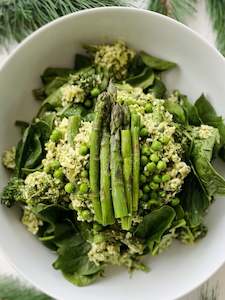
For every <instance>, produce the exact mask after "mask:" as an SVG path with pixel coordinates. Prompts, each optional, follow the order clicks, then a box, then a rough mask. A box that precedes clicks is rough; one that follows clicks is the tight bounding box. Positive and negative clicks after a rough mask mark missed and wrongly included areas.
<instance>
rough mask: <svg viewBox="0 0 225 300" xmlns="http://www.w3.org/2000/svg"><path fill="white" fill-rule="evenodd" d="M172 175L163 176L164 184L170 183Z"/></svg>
mask: <svg viewBox="0 0 225 300" xmlns="http://www.w3.org/2000/svg"><path fill="white" fill-rule="evenodd" d="M170 178H171V177H170V175H169V174H164V175H163V176H162V182H167V181H169V180H170Z"/></svg>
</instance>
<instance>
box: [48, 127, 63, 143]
mask: <svg viewBox="0 0 225 300" xmlns="http://www.w3.org/2000/svg"><path fill="white" fill-rule="evenodd" d="M61 138H62V132H61V131H60V130H58V129H54V130H53V131H52V134H51V136H50V140H51V141H52V142H54V143H56V142H58V141H59V140H60V139H61Z"/></svg>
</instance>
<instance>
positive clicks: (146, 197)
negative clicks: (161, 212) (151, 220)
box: [142, 194, 149, 202]
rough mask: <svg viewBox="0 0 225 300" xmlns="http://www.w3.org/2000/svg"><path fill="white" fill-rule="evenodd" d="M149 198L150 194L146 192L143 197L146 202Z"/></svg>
mask: <svg viewBox="0 0 225 300" xmlns="http://www.w3.org/2000/svg"><path fill="white" fill-rule="evenodd" d="M148 199H149V196H148V194H144V195H143V197H142V200H143V201H144V202H146V201H148Z"/></svg>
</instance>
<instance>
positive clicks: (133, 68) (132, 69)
mask: <svg viewBox="0 0 225 300" xmlns="http://www.w3.org/2000/svg"><path fill="white" fill-rule="evenodd" d="M145 68H146V65H145V64H144V62H143V60H142V58H141V56H140V54H136V55H135V56H134V58H133V59H132V60H131V62H130V64H129V67H128V74H130V75H132V76H136V75H138V74H140V73H142V71H143V70H144V69H145Z"/></svg>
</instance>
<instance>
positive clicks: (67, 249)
mask: <svg viewBox="0 0 225 300" xmlns="http://www.w3.org/2000/svg"><path fill="white" fill-rule="evenodd" d="M90 248H91V245H90V244H89V243H88V242H86V241H85V240H84V239H83V238H82V236H81V235H80V234H79V233H76V234H74V235H73V236H71V237H69V238H68V239H65V240H62V241H61V243H60V244H59V249H58V251H57V252H58V254H59V257H58V259H57V260H56V261H55V262H54V264H53V266H54V268H55V269H57V270H58V269H60V270H61V271H62V272H63V274H64V275H65V276H66V278H68V279H70V281H71V282H73V283H75V284H77V285H87V284H89V283H90V282H92V281H93V280H94V279H96V278H97V275H98V274H99V273H100V272H101V271H102V267H101V266H97V265H96V264H94V263H93V262H91V261H90V260H89V258H88V252H89V250H90ZM91 279H92V280H91Z"/></svg>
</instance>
